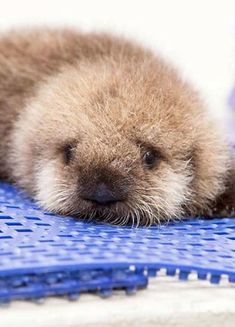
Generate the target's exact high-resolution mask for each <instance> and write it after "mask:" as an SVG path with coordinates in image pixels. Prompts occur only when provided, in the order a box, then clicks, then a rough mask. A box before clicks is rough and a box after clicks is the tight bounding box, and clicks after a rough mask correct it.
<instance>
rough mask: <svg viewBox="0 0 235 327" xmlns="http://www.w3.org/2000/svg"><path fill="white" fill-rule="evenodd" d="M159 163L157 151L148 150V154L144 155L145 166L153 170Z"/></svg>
mask: <svg viewBox="0 0 235 327" xmlns="http://www.w3.org/2000/svg"><path fill="white" fill-rule="evenodd" d="M157 161H158V153H157V151H155V150H148V151H147V152H145V153H144V155H143V163H144V165H145V166H146V167H147V168H149V169H151V168H153V167H154V166H155V165H156V164H157Z"/></svg>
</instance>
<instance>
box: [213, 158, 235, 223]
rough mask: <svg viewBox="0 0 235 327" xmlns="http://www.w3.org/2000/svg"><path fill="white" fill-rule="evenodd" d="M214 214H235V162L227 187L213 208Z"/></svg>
mask: <svg viewBox="0 0 235 327" xmlns="http://www.w3.org/2000/svg"><path fill="white" fill-rule="evenodd" d="M213 216H227V217H229V216H235V163H234V166H233V168H232V169H231V171H230V172H229V175H228V177H227V182H226V189H225V191H224V193H223V194H221V195H220V196H219V198H218V199H217V201H216V204H215V206H214V208H213Z"/></svg>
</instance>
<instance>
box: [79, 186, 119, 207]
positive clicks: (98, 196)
mask: <svg viewBox="0 0 235 327" xmlns="http://www.w3.org/2000/svg"><path fill="white" fill-rule="evenodd" d="M84 199H85V200H87V201H91V202H95V203H98V204H103V205H105V204H110V203H114V202H117V201H121V200H122V199H121V197H120V196H117V195H115V194H114V193H113V192H112V191H111V190H110V189H109V188H108V186H107V185H106V184H105V183H100V184H98V185H97V187H96V188H95V189H94V191H92V192H91V193H90V194H87V195H86V197H84Z"/></svg>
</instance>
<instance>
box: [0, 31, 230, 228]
mask: <svg viewBox="0 0 235 327" xmlns="http://www.w3.org/2000/svg"><path fill="white" fill-rule="evenodd" d="M146 154H147V155H146ZM146 156H148V158H147V157H146ZM146 158H147V159H146ZM149 158H150V159H149ZM149 163H150V164H149ZM232 166H233V163H232V159H231V149H230V148H229V146H228V144H227V143H226V141H225V140H224V137H223V135H222V133H221V132H220V131H219V129H218V126H216V123H215V121H214V120H213V118H212V117H211V116H210V114H209V112H208V111H207V109H206V108H205V107H204V105H203V104H202V102H201V100H200V99H199V97H198V95H197V93H196V92H195V91H194V90H193V89H192V88H191V86H189V85H188V84H186V83H185V82H183V81H182V80H181V79H180V77H179V76H178V74H177V72H175V70H174V69H173V68H172V67H171V66H170V65H169V64H168V63H165V62H164V61H163V60H162V59H161V58H159V57H158V56H155V55H154V54H153V53H152V52H151V51H150V50H148V49H144V48H142V47H141V46H139V45H137V44H135V43H132V42H130V41H126V40H124V39H122V38H118V37H112V36H108V35H104V34H82V33H78V32H76V31H73V30H31V31H26V30H25V31H23V30H21V31H20V32H11V33H9V34H6V35H2V37H1V39H0V178H1V179H5V180H10V181H12V182H14V183H16V184H17V185H18V186H20V187H21V188H23V189H24V190H26V191H27V192H28V193H29V194H30V195H31V196H33V197H34V198H35V200H37V201H38V202H39V203H40V204H41V205H42V207H44V208H45V209H47V210H51V211H55V212H58V213H62V214H74V215H77V214H79V215H80V216H83V217H91V218H92V217H95V216H96V217H99V218H101V219H104V220H107V221H110V222H112V223H123V224H124V223H129V222H130V221H131V222H133V223H137V224H149V223H156V222H158V221H160V220H164V219H171V218H178V217H181V216H185V215H200V214H206V215H212V214H213V213H216V214H220V213H221V212H223V211H224V210H226V213H227V214H231V213H232V211H233V210H234V204H235V203H234V202H235V200H234V180H235V178H234V176H233V174H234V173H233V168H232ZM231 176H233V177H231ZM100 185H102V192H103V193H102V192H101V191H100V189H101V186H100ZM98 188H99V194H98V193H97V189H98ZM97 194H98V195H97ZM102 194H103V195H104V197H106V198H107V197H108V198H107V199H109V201H106V202H105V201H103V200H102V196H101V195H102ZM97 196H98V198H99V199H100V198H101V200H99V201H98V200H97V199H98V198H97ZM110 199H112V201H111V200H110Z"/></svg>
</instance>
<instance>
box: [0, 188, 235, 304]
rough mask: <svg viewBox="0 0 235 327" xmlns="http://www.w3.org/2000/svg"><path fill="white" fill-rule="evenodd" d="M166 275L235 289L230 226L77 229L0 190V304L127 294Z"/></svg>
mask: <svg viewBox="0 0 235 327" xmlns="http://www.w3.org/2000/svg"><path fill="white" fill-rule="evenodd" d="M161 268H166V273H167V274H168V275H175V274H176V273H177V274H179V278H180V279H187V277H188V275H189V274H190V272H197V273H198V278H200V279H206V278H209V279H210V280H211V282H212V283H218V282H219V280H220V277H221V275H222V274H225V275H227V276H228V278H229V280H230V281H231V282H235V220H234V219H228V218H222V219H213V220H203V219H197V220H187V221H184V222H178V223H171V224H168V225H165V226H160V227H159V226H155V227H151V228H138V229H136V228H130V227H116V226H109V225H102V224H94V223H84V222H81V221H79V220H76V219H74V218H70V217H62V216H56V215H52V214H49V213H44V212H42V211H41V210H40V209H39V208H37V207H36V206H35V204H34V203H32V202H30V201H29V200H28V199H25V198H23V197H22V196H21V195H20V194H19V193H18V192H17V191H16V190H15V189H14V188H13V187H12V186H10V185H6V184H0V299H1V301H2V302H5V301H9V300H11V299H17V298H20V299H22V298H42V297H45V296H47V295H54V294H56V295H58V294H68V295H69V296H70V297H71V298H74V297H76V296H77V295H78V294H79V293H80V292H84V291H98V292H100V294H101V295H103V296H106V295H109V294H110V293H111V291H112V289H114V288H123V289H125V290H126V291H127V292H129V293H131V292H133V291H135V290H136V289H138V288H139V287H145V286H146V285H147V281H148V277H149V276H153V275H155V274H156V272H157V271H158V270H159V269H161Z"/></svg>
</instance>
